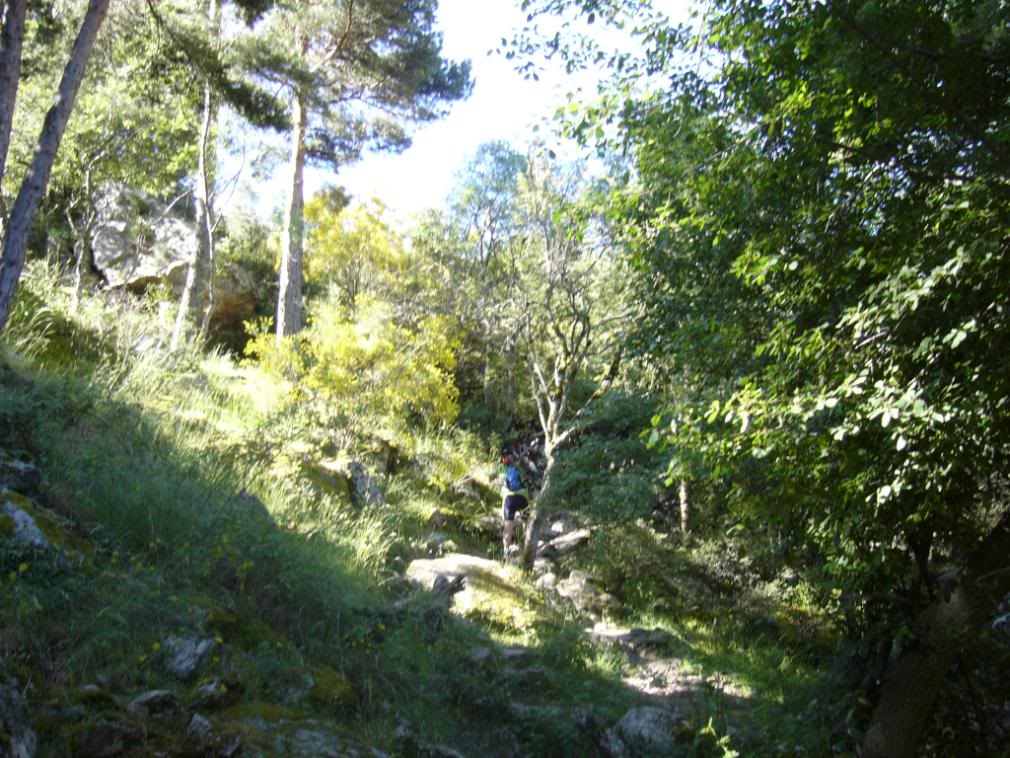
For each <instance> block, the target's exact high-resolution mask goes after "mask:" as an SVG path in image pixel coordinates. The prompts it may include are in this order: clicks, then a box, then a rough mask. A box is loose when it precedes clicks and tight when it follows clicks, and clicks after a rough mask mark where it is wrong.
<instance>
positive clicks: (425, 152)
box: [253, 0, 688, 225]
mask: <svg viewBox="0 0 1010 758" xmlns="http://www.w3.org/2000/svg"><path fill="white" fill-rule="evenodd" d="M654 5H655V6H656V7H657V8H660V9H662V10H663V11H664V12H666V13H667V14H668V15H670V16H671V17H672V18H675V19H684V18H686V16H687V8H688V0H656V2H654ZM525 20H526V17H525V14H524V13H522V12H521V11H520V10H519V0H440V2H439V9H438V19H437V24H438V26H439V29H440V30H441V32H442V34H443V47H442V52H443V56H444V57H446V58H449V59H451V60H464V59H469V60H470V61H471V64H472V77H473V79H474V88H473V93H472V94H471V95H470V97H469V98H468V99H466V100H463V101H460V102H457V103H454V104H453V105H452V107H451V110H450V112H449V114H448V115H447V116H446V117H444V118H442V119H440V120H439V121H436V122H432V123H429V124H426V125H424V126H422V127H420V128H419V129H417V130H416V131H415V132H414V134H413V143H412V146H411V147H410V148H408V149H407V150H406V151H404V152H402V153H398V154H377V155H367V154H366V155H365V156H364V157H363V158H362V160H361V161H359V162H358V163H356V164H353V165H351V166H347V167H345V168H343V169H341V170H340V171H339V172H338V173H337V174H333V173H332V172H329V171H322V170H319V169H313V168H309V169H307V171H306V177H305V193H306V197H309V196H311V194H312V193H314V192H316V191H317V190H319V189H320V188H321V187H323V186H325V185H327V184H331V185H332V184H335V185H340V186H343V187H345V188H346V189H347V190H348V191H349V192H350V193H351V195H352V197H353V200H354V201H358V202H367V201H368V200H370V199H371V198H373V197H376V198H379V199H380V200H381V201H382V202H383V203H384V204H385V205H386V206H387V207H388V208H389V209H390V213H391V215H392V218H391V219H390V220H391V221H394V222H398V225H403V224H406V223H408V222H409V219H410V217H411V216H412V215H413V214H415V213H418V212H420V211H422V210H424V209H426V208H431V207H438V206H441V205H442V204H443V202H444V201H445V199H446V198H447V196H448V195H449V193H450V192H451V190H452V188H453V186H454V181H455V179H456V177H457V175H458V174H459V172H460V171H461V170H462V169H463V167H464V166H465V165H466V163H467V162H468V160H469V159H470V158H471V157H473V155H474V154H475V153H476V151H477V148H478V146H479V145H481V144H482V143H484V142H490V141H493V140H506V141H508V142H510V143H511V144H512V145H513V147H515V148H516V149H519V150H522V149H524V148H525V147H526V146H528V145H529V144H530V143H531V142H532V141H533V140H534V139H535V137H536V134H535V133H534V131H533V128H534V124H537V123H543V122H544V121H545V120H549V119H550V117H551V116H552V115H553V113H554V111H555V110H556V108H557V107H558V105H559V104H561V103H563V102H565V98H566V94H567V93H568V92H573V93H574V92H577V91H578V90H579V88H580V87H581V88H582V89H583V90H584V91H586V92H588V93H592V92H593V91H595V84H596V82H595V77H594V76H593V75H590V74H583V75H581V76H578V77H572V76H566V75H565V74H564V72H563V71H561V70H558V69H550V68H547V69H545V70H544V71H543V73H542V75H541V77H540V81H532V80H525V79H523V76H522V75H521V74H520V73H518V72H516V71H515V67H514V66H515V62H514V61H510V60H506V58H505V56H504V55H503V54H496V53H494V52H491V54H489V51H493V50H494V49H495V48H496V47H500V45H501V40H502V38H503V37H511V36H512V33H513V32H514V31H515V30H518V29H520V28H521V27H522V26H523V25H524V23H525ZM547 133H549V129H543V130H542V131H541V134H547ZM285 171H286V166H285V162H284V161H281V162H280V164H279V165H278V166H277V167H276V168H275V169H274V171H273V175H272V176H271V177H270V179H268V180H266V181H265V182H261V183H259V184H258V185H257V190H258V191H257V192H256V195H257V197H256V198H255V200H254V201H253V202H254V206H255V208H256V211H257V213H258V214H259V215H261V216H265V215H269V213H270V212H271V211H272V209H273V208H275V207H279V206H280V205H281V204H282V202H283V194H284V189H283V188H284V181H283V176H284V174H285Z"/></svg>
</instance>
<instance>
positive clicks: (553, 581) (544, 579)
mask: <svg viewBox="0 0 1010 758" xmlns="http://www.w3.org/2000/svg"><path fill="white" fill-rule="evenodd" d="M557 585H558V577H557V575H556V574H554V573H552V572H550V571H548V572H547V573H546V574H543V575H542V576H539V577H537V579H536V581H534V582H533V586H534V587H536V588H537V589H538V590H542V591H545V592H546V591H547V590H552V589H554V588H555V587H557Z"/></svg>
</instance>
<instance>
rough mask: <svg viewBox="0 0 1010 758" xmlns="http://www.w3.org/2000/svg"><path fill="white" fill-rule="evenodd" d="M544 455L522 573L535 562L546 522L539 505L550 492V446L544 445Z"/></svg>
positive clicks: (529, 568)
mask: <svg viewBox="0 0 1010 758" xmlns="http://www.w3.org/2000/svg"><path fill="white" fill-rule="evenodd" d="M544 454H545V457H546V462H545V464H544V479H543V481H542V482H541V484H540V491H539V492H538V493H537V497H536V501H535V502H534V503H531V504H530V527H529V529H527V530H526V540H525V542H524V543H523V554H522V560H521V561H520V565H521V566H522V567H523V570H524V571H531V570H532V569H533V564H534V563H535V562H536V560H537V549H538V548H539V547H540V532H542V531H543V528H544V522H545V521H547V517H548V513H547V511H545V510H544V509H543V508H542V507H541V506H540V503H546V502H547V495H548V494H549V493H550V491H551V481H552V479H553V475H554V463H555V458H554V451H553V449H552V447H551V446H548V445H547V443H546V441H545V443H544Z"/></svg>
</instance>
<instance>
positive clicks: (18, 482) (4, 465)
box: [0, 458, 42, 496]
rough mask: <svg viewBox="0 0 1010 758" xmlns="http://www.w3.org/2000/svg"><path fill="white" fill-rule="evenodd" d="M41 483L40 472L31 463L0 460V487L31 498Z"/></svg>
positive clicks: (7, 459) (8, 459) (11, 459)
mask: <svg viewBox="0 0 1010 758" xmlns="http://www.w3.org/2000/svg"><path fill="white" fill-rule="evenodd" d="M41 483H42V472H41V471H39V470H38V468H36V467H35V466H33V465H32V464H31V463H25V462H24V461H19V460H16V459H14V458H4V459H0V487H6V488H7V489H10V490H14V491H15V492H20V493H21V494H22V495H29V496H33V495H35V494H36V493H37V492H38V489H39V485H40V484H41Z"/></svg>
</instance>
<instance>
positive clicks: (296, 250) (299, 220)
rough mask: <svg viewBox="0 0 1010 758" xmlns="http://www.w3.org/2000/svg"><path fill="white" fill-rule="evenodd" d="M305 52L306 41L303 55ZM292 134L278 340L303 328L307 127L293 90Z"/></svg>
mask: <svg viewBox="0 0 1010 758" xmlns="http://www.w3.org/2000/svg"><path fill="white" fill-rule="evenodd" d="M306 52H307V38H305V37H303V40H302V53H303V55H304V54H305V53H306ZM293 109H294V111H293V113H292V116H293V118H292V119H291V121H292V123H293V127H292V131H291V191H290V195H289V197H288V206H287V208H286V209H285V213H284V243H283V249H282V251H281V272H280V287H279V291H278V293H277V339H278V341H279V340H281V339H282V338H283V337H287V336H288V335H291V334H297V333H298V332H299V331H301V328H302V263H303V261H302V256H303V243H304V226H305V198H304V190H303V181H304V175H305V130H306V127H307V125H308V113H307V112H306V104H305V95H304V93H302V92H301V91H300V90H296V91H295V97H294V105H293Z"/></svg>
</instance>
